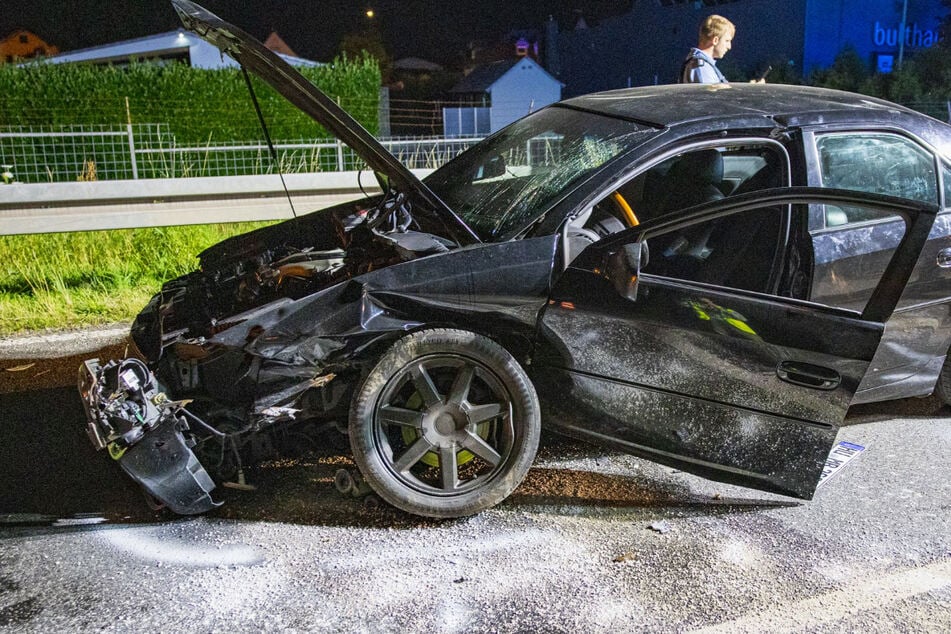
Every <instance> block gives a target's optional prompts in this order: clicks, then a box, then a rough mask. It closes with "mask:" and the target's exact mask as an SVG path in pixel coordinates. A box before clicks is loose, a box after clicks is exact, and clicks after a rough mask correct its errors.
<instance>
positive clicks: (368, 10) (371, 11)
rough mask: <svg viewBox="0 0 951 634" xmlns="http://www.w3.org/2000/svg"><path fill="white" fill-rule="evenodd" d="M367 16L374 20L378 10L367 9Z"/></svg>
mask: <svg viewBox="0 0 951 634" xmlns="http://www.w3.org/2000/svg"><path fill="white" fill-rule="evenodd" d="M366 16H367V17H368V18H370V19H371V20H372V19H373V18H374V16H376V12H375V11H374V10H373V9H367V10H366Z"/></svg>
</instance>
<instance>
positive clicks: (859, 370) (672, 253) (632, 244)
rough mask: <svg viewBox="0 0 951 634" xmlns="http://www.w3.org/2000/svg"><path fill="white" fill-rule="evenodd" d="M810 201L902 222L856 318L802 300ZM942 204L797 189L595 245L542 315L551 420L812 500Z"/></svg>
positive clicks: (741, 200)
mask: <svg viewBox="0 0 951 634" xmlns="http://www.w3.org/2000/svg"><path fill="white" fill-rule="evenodd" d="M814 205H827V206H828V205H832V206H839V207H845V206H849V207H861V208H863V210H864V211H866V212H867V213H870V214H879V215H881V217H882V218H883V219H888V220H889V221H891V220H894V218H895V217H898V218H900V219H902V220H903V221H904V225H905V232H904V235H903V237H902V239H901V241H900V244H899V245H898V247H897V248H896V249H895V251H894V253H893V254H892V257H891V260H890V262H889V263H888V265H887V267H886V268H885V270H884V272H883V273H882V275H881V278H880V280H879V282H878V284H877V286H875V287H874V288H871V289H869V292H868V298H867V301H866V303H865V306H864V308H863V309H862V310H861V311H856V310H850V309H846V308H843V307H838V306H830V305H821V304H816V303H812V302H809V301H807V299H808V297H809V285H810V281H811V275H812V269H813V262H814V254H813V252H812V243H811V240H810V239H809V234H808V232H807V223H806V219H807V217H808V213H809V209H810V206H814ZM936 211H937V209H936V208H933V207H930V206H928V205H923V204H921V203H916V202H912V201H907V200H904V199H896V198H891V197H884V196H873V195H866V194H859V193H854V192H845V191H837V190H823V189H811V188H787V189H781V190H780V189H778V190H769V191H764V192H755V193H753V194H749V195H743V196H739V197H735V198H728V199H725V200H722V201H718V202H716V203H711V204H707V205H703V206H700V207H695V208H693V209H690V210H686V211H684V212H676V213H674V214H670V215H668V216H665V217H662V218H659V219H657V220H655V221H652V222H649V223H645V224H644V225H641V226H639V227H635V228H633V229H629V230H627V231H624V232H622V233H619V234H615V235H614V236H610V237H608V238H606V239H604V240H602V241H601V242H598V243H595V244H593V245H591V246H589V247H588V248H587V249H585V250H584V251H583V252H582V253H581V254H580V255H579V256H578V257H577V258H576V259H575V260H574V261H573V262H572V263H571V264H570V265H569V266H568V267H567V269H566V270H565V272H564V273H563V274H562V275H561V277H560V278H559V279H558V280H557V281H556V282H555V284H554V286H553V291H552V296H551V300H550V302H549V305H548V307H547V308H546V309H545V311H544V312H543V314H542V317H541V320H540V327H539V350H538V354H537V355H536V359H535V363H534V366H535V378H536V385H537V386H538V389H539V392H540V394H541V395H542V396H543V399H542V401H543V403H546V404H547V408H548V411H547V412H546V415H547V416H546V419H547V420H548V421H550V422H551V423H553V424H555V425H558V426H561V427H563V428H565V430H566V431H568V432H570V433H574V434H576V435H581V436H583V437H585V438H587V439H591V440H595V441H599V442H602V443H605V442H606V443H608V444H612V445H615V446H618V447H620V448H622V449H624V450H627V451H629V452H631V453H634V454H636V455H640V456H642V457H645V458H648V459H651V460H654V461H657V462H661V463H664V464H669V465H672V466H676V467H677V468H679V469H682V470H684V471H688V472H692V473H695V474H698V475H702V476H706V477H709V478H712V479H716V480H721V481H726V482H730V483H734V484H740V485H744V486H749V487H753V488H757V489H762V490H768V491H774V492H778V493H783V494H787V495H791V496H795V497H801V498H806V499H808V498H811V497H812V495H813V493H814V492H815V488H816V486H817V484H818V482H819V476H820V475H821V472H822V467H823V464H824V462H825V460H826V458H827V456H828V454H829V451H830V450H831V448H832V446H833V444H834V442H835V437H836V433H837V428H838V426H839V425H840V424H841V422H842V420H843V418H844V417H845V413H846V410H847V409H848V406H849V403H850V401H851V399H852V396H853V394H854V393H855V390H856V388H857V386H858V385H859V382H860V381H861V379H862V377H863V375H864V374H865V371H866V368H867V367H868V364H869V362H870V360H871V359H872V356H873V355H874V354H875V351H876V348H877V347H878V344H879V341H880V339H881V336H882V332H883V330H884V327H885V326H884V324H885V321H886V320H887V319H888V317H889V316H890V315H891V313H892V311H893V310H894V308H895V305H896V303H897V301H898V298H899V297H900V295H901V293H902V290H903V289H904V287H905V284H906V282H907V281H908V278H909V276H910V274H911V271H912V268H913V266H914V264H915V261H916V260H917V258H918V255H919V253H920V251H921V249H922V247H923V245H924V243H925V240H926V238H927V236H928V232H929V231H930V229H931V225H932V224H933V222H934V217H935V213H936Z"/></svg>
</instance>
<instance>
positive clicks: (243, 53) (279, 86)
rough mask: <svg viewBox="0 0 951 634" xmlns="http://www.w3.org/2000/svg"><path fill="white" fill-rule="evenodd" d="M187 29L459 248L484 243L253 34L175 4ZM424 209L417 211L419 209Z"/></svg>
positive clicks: (181, 1) (183, 2)
mask: <svg viewBox="0 0 951 634" xmlns="http://www.w3.org/2000/svg"><path fill="white" fill-rule="evenodd" d="M172 6H173V7H174V8H175V10H176V11H177V12H178V15H179V17H180V18H181V20H182V23H183V24H184V25H185V28H186V29H188V30H189V31H191V32H193V33H195V34H196V35H198V36H199V37H201V38H202V39H204V40H206V41H207V42H209V43H211V44H212V45H214V46H215V47H217V48H218V49H219V50H220V51H221V52H222V53H225V54H227V55H229V56H230V57H232V58H233V59H235V60H236V61H237V62H238V63H239V64H241V66H242V67H243V68H245V69H246V70H248V71H249V72H252V73H254V74H255V75H256V76H258V77H259V78H260V79H262V80H263V81H265V82H266V83H267V84H269V85H270V86H271V87H272V88H274V90H276V91H277V92H278V93H280V94H281V95H282V96H283V97H284V98H285V99H287V100H288V101H290V102H291V103H292V104H294V105H295V106H297V107H298V108H300V110H301V111H302V112H304V113H306V114H307V115H309V116H310V117H312V118H313V119H314V120H315V121H317V123H319V124H320V125H322V126H323V127H325V128H327V129H328V130H329V131H330V132H332V133H333V134H334V136H336V137H337V138H338V139H340V140H341V141H343V142H344V143H346V144H347V145H348V146H349V147H350V148H351V149H353V151H354V152H356V153H357V154H358V155H359V156H360V158H362V159H363V160H364V161H366V163H367V165H368V166H369V167H370V169H372V170H373V171H374V172H376V173H377V174H378V175H384V176H385V177H386V178H387V179H388V180H389V183H390V186H391V187H395V188H396V189H398V190H399V191H402V192H404V193H413V194H415V196H416V198H417V199H418V200H419V201H420V202H421V203H422V206H423V207H425V208H426V209H427V210H431V212H432V213H433V214H435V215H436V216H437V217H438V218H439V219H440V221H441V222H442V223H443V224H444V225H445V226H446V229H447V231H448V232H449V234H450V235H451V236H452V237H453V239H455V240H456V242H458V243H459V244H460V245H466V244H473V243H476V242H480V240H479V238H478V237H477V236H476V234H475V232H474V231H473V230H472V229H471V228H470V227H469V226H468V225H466V223H465V222H463V221H462V219H461V218H459V216H457V215H456V214H455V212H453V211H452V210H451V209H450V208H449V207H448V206H447V205H446V204H445V203H444V202H443V201H442V200H440V198H439V197H438V196H437V195H436V194H435V193H434V192H433V191H432V190H431V189H429V188H428V187H426V185H424V184H423V183H422V181H420V180H419V179H418V178H416V176H414V175H413V173H412V172H410V171H409V170H408V169H407V168H406V166H404V165H403V164H402V163H400V162H399V161H398V160H397V159H396V157H394V156H393V155H392V154H390V152H388V151H387V150H386V148H384V147H383V146H382V145H380V143H379V142H378V141H377V140H376V139H375V138H373V135H371V134H370V133H369V132H368V131H367V130H366V129H365V128H364V127H363V126H361V125H360V124H359V123H357V121H356V120H355V119H354V118H353V117H351V116H350V115H349V114H347V112H345V111H344V110H343V109H342V108H341V107H340V106H338V105H337V104H336V103H335V102H334V101H333V100H332V99H331V98H330V97H328V96H327V95H325V94H324V93H323V92H322V91H321V90H320V89H318V88H317V87H316V86H314V85H313V84H312V83H310V82H309V81H308V80H307V79H306V78H305V77H304V76H303V75H301V74H300V73H299V72H298V71H297V70H296V69H295V68H294V67H293V66H291V65H290V64H288V63H287V62H286V61H284V60H283V59H281V58H280V57H279V56H278V55H277V54H276V53H274V52H273V51H271V50H269V49H268V48H266V47H265V46H264V45H263V44H261V42H259V41H257V40H256V39H254V38H253V37H251V36H250V35H249V34H247V33H245V32H244V31H242V30H241V29H239V28H238V27H236V26H234V25H232V24H229V23H228V22H225V21H224V20H222V19H221V18H219V17H218V16H216V15H215V14H213V13H211V12H210V11H208V10H207V9H205V8H204V7H202V6H200V5H197V4H195V3H194V2H189V1H188V0H172ZM418 209H419V208H418V207H417V210H418Z"/></svg>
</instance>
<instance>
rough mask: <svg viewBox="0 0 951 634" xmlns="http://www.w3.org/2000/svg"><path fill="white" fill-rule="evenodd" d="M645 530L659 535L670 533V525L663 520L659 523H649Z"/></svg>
mask: <svg viewBox="0 0 951 634" xmlns="http://www.w3.org/2000/svg"><path fill="white" fill-rule="evenodd" d="M647 528H649V529H651V530H652V531H654V532H657V533H660V534H661V535H663V534H665V533H669V532H670V524H669V523H668V522H667V520H663V521H660V522H651V523H650V524H648V525H647Z"/></svg>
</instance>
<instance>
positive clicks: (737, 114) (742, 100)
mask: <svg viewBox="0 0 951 634" xmlns="http://www.w3.org/2000/svg"><path fill="white" fill-rule="evenodd" d="M562 104H564V105H567V106H569V107H575V108H583V109H585V110H591V111H595V112H599V113H602V114H606V115H611V116H615V117H621V118H625V119H631V120H635V121H640V122H642V123H647V124H649V125H652V126H656V127H671V126H673V125H677V124H683V123H694V122H702V121H714V120H722V121H724V122H726V121H730V120H744V121H748V120H757V119H759V120H762V119H771V120H773V121H776V122H779V123H782V124H785V125H792V124H794V123H795V124H798V125H803V124H806V123H814V122H819V121H881V120H893V119H894V118H895V116H896V115H901V116H906V115H912V116H913V117H916V118H922V119H926V118H927V117H925V116H924V115H922V114H920V113H916V112H914V111H912V110H909V109H907V108H904V107H902V106H899V105H897V104H894V103H890V102H888V101H884V100H881V99H876V98H874V97H868V96H865V95H857V94H854V93H848V92H842V91H839V90H830V89H827V88H813V87H810V86H790V85H783V84H668V85H659V86H645V87H639V88H625V89H621V90H610V91H606V92H600V93H593V94H590V95H584V96H581V97H575V98H572V99H567V100H565V101H563V102H562Z"/></svg>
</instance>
